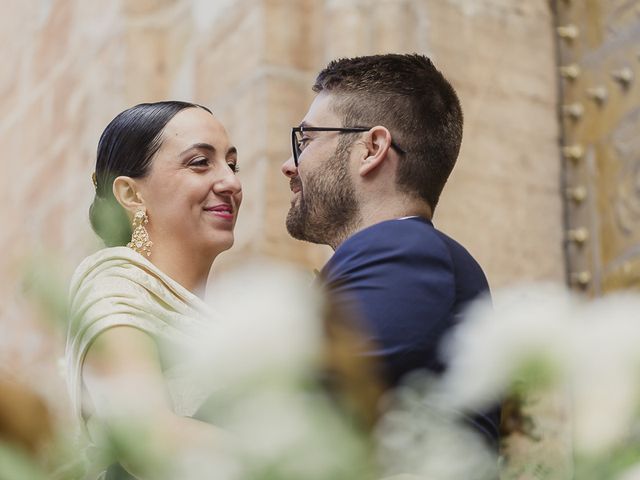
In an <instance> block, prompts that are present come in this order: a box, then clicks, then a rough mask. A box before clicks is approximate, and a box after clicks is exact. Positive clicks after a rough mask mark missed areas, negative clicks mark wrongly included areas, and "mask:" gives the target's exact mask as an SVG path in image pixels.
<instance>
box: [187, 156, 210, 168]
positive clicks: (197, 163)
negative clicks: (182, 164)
mask: <svg viewBox="0 0 640 480" xmlns="http://www.w3.org/2000/svg"><path fill="white" fill-rule="evenodd" d="M208 164H209V159H207V158H204V157H202V158H196V159H195V160H193V161H192V162H191V163H190V164H189V166H190V167H206V166H207V165H208Z"/></svg>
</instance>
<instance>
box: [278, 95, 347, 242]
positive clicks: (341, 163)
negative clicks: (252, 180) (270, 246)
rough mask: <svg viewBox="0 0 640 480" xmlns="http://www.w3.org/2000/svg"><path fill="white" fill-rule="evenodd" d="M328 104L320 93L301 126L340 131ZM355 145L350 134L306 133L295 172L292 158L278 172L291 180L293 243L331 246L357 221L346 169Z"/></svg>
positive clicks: (289, 222) (328, 99) (289, 224)
mask: <svg viewBox="0 0 640 480" xmlns="http://www.w3.org/2000/svg"><path fill="white" fill-rule="evenodd" d="M332 101H333V98H332V97H331V95H328V94H326V93H320V94H319V95H318V96H317V97H316V98H315V100H314V101H313V103H312V104H311V107H310V108H309V111H308V112H307V114H306V115H305V117H304V120H303V121H302V123H301V125H303V126H307V127H340V126H342V122H341V120H340V119H339V118H338V116H337V115H336V114H335V113H334V112H333V111H332V110H331V108H330V104H331V102H332ZM341 137H342V142H340V141H339V140H340V138H341ZM353 141H354V138H353V136H352V134H346V135H345V134H339V133H337V132H305V133H304V135H303V143H302V151H301V152H300V155H299V157H298V168H296V167H295V166H294V163H293V158H289V160H287V161H286V162H285V163H284V164H283V166H282V172H283V173H284V174H285V175H286V176H287V177H288V178H289V179H290V186H291V191H292V197H291V208H290V209H289V213H288V214H287V222H286V223H287V230H288V231H289V234H290V235H291V236H292V237H294V238H297V239H298V240H306V241H308V242H313V243H321V244H327V245H332V246H335V240H336V239H337V238H338V237H340V236H341V235H342V234H343V233H344V232H345V231H346V230H348V229H349V226H350V225H351V224H352V223H353V222H354V220H355V219H356V217H357V213H358V206H357V202H356V198H355V188H354V184H353V180H352V177H351V172H350V168H349V165H350V163H349V158H350V146H351V144H352V143H353Z"/></svg>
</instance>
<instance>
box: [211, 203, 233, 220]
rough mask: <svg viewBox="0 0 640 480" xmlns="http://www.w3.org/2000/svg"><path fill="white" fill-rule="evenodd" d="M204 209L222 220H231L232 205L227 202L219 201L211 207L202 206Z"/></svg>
mask: <svg viewBox="0 0 640 480" xmlns="http://www.w3.org/2000/svg"><path fill="white" fill-rule="evenodd" d="M204 211H205V212H210V213H213V214H214V215H215V216H216V217H219V218H222V219H224V220H233V207H232V206H231V205H229V204H228V203H221V204H220V205H214V206H213V207H204Z"/></svg>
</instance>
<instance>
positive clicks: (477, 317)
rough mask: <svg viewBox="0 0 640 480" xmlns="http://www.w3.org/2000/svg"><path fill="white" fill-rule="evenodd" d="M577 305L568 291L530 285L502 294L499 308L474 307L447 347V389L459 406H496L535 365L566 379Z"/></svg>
mask: <svg viewBox="0 0 640 480" xmlns="http://www.w3.org/2000/svg"><path fill="white" fill-rule="evenodd" d="M576 303H577V301H576V299H574V298H572V297H571V296H570V295H569V294H568V293H567V292H566V290H565V289H564V288H562V287H558V286H553V285H537V286H534V285H525V286H521V287H518V288H513V289H509V290H503V291H499V292H497V293H496V294H495V296H494V306H493V307H492V306H491V305H490V304H489V303H488V302H487V301H486V300H483V301H480V302H478V303H476V304H475V305H473V306H472V308H471V309H470V310H469V312H468V314H467V317H466V318H465V320H463V322H462V323H461V324H460V325H459V326H458V327H457V328H456V330H454V332H453V334H452V335H451V337H450V338H449V339H448V341H447V342H446V343H445V354H446V357H447V359H448V364H449V367H448V371H447V373H446V376H445V378H444V383H443V388H444V391H445V392H446V394H447V395H448V398H449V399H450V401H451V402H453V406H454V407H455V408H476V409H480V410H482V409H484V408H487V407H490V406H491V405H492V404H494V403H495V402H496V400H497V399H499V398H500V397H502V396H503V395H504V394H505V393H506V391H507V390H508V389H509V388H510V386H511V385H512V384H513V382H514V380H517V375H518V374H519V372H521V371H522V370H523V369H525V368H526V367H527V366H528V365H529V364H531V363H532V362H534V363H535V362H540V363H541V364H544V366H550V367H552V368H556V369H557V370H556V371H554V372H552V373H555V374H556V375H559V376H560V375H564V374H565V369H566V368H567V366H568V355H569V352H570V349H568V348H567V346H568V344H570V343H571V342H572V338H571V332H572V320H573V313H572V312H573V309H574V308H575V305H576Z"/></svg>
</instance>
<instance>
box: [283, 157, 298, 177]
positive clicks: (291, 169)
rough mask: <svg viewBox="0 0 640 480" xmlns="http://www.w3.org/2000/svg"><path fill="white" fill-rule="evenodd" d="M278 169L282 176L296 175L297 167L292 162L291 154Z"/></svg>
mask: <svg viewBox="0 0 640 480" xmlns="http://www.w3.org/2000/svg"><path fill="white" fill-rule="evenodd" d="M280 170H281V171H282V173H283V174H284V176H285V177H287V178H293V177H296V176H297V175H298V169H297V168H296V166H295V165H294V163H293V156H291V157H289V158H288V159H287V161H286V162H284V163H283V164H282V167H280Z"/></svg>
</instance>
